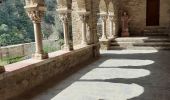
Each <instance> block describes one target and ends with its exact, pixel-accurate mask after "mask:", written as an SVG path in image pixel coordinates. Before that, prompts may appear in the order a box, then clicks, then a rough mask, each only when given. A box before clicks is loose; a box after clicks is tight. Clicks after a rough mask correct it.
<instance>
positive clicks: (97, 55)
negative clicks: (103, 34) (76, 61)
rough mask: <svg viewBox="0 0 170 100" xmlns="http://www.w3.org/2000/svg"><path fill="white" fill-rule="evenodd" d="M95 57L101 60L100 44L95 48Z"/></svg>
mask: <svg viewBox="0 0 170 100" xmlns="http://www.w3.org/2000/svg"><path fill="white" fill-rule="evenodd" d="M93 57H94V58H99V57H100V43H97V44H95V45H94V47H93Z"/></svg>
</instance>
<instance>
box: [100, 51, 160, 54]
mask: <svg viewBox="0 0 170 100" xmlns="http://www.w3.org/2000/svg"><path fill="white" fill-rule="evenodd" d="M100 52H101V53H102V54H148V53H157V52H158V50H107V51H104V50H102V51H100Z"/></svg>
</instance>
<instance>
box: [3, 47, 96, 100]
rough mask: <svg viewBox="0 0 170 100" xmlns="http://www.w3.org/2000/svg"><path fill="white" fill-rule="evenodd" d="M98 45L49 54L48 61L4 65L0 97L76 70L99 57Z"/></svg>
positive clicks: (8, 95)
mask: <svg viewBox="0 0 170 100" xmlns="http://www.w3.org/2000/svg"><path fill="white" fill-rule="evenodd" d="M98 51H99V44H94V45H88V46H84V47H82V46H80V47H75V50H74V51H66V50H65V51H64V50H60V51H56V52H53V53H49V58H48V59H43V60H38V59H34V58H32V59H28V60H24V61H20V62H17V63H14V64H10V65H6V66H5V70H6V72H4V73H1V74H0V97H1V99H2V100H7V99H9V98H13V97H15V96H18V95H20V94H22V93H23V92H25V91H27V90H30V89H32V88H34V87H36V86H37V85H40V84H42V83H44V82H45V81H48V79H50V78H52V77H54V76H55V77H56V78H57V77H59V78H61V76H63V75H65V74H66V73H69V72H70V71H71V70H77V68H78V69H79V68H81V67H82V66H83V65H84V64H89V63H90V62H92V61H94V60H95V59H97V58H98V57H99V52H98Z"/></svg>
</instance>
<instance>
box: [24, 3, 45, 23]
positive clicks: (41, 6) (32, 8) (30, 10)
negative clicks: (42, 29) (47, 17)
mask: <svg viewBox="0 0 170 100" xmlns="http://www.w3.org/2000/svg"><path fill="white" fill-rule="evenodd" d="M25 2H26V6H25V7H24V8H25V9H26V12H27V14H28V16H29V18H30V19H31V20H32V21H33V22H36V23H39V22H41V20H42V17H43V16H44V12H45V10H46V7H45V2H44V0H25Z"/></svg>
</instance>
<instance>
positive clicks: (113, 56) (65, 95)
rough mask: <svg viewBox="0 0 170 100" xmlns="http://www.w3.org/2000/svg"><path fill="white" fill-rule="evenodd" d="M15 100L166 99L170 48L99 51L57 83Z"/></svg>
mask: <svg viewBox="0 0 170 100" xmlns="http://www.w3.org/2000/svg"><path fill="white" fill-rule="evenodd" d="M44 87H46V88H45V89H44ZM16 100H170V51H157V50H119V51H107V52H105V51H102V56H101V58H100V59H99V60H98V61H96V62H94V63H92V64H91V65H89V66H87V67H85V68H83V69H82V70H80V71H78V72H77V73H75V74H73V75H72V76H70V77H68V78H67V79H65V80H63V81H61V82H60V83H58V82H55V81H51V82H46V83H44V85H42V86H41V87H39V88H37V89H36V90H34V91H31V92H29V93H27V94H26V95H24V96H20V97H18V98H17V99H16Z"/></svg>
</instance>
